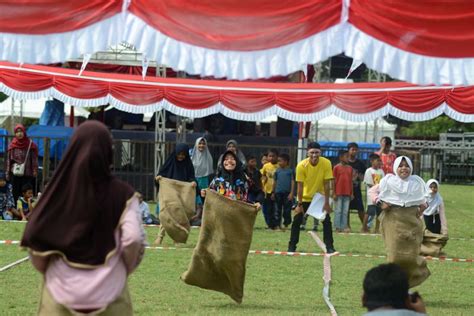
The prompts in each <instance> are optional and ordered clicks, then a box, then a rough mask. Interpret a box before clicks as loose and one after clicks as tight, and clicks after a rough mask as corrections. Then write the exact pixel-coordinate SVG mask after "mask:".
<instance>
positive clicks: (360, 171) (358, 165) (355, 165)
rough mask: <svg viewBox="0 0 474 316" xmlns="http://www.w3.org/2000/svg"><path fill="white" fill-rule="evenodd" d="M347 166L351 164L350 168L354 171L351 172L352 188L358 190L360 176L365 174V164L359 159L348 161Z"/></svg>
mask: <svg viewBox="0 0 474 316" xmlns="http://www.w3.org/2000/svg"><path fill="white" fill-rule="evenodd" d="M349 166H351V167H352V169H354V172H353V177H354V189H355V190H360V183H361V182H362V180H361V178H362V176H363V175H364V174H365V169H366V166H365V164H364V163H363V162H362V160H360V159H356V160H354V161H349Z"/></svg>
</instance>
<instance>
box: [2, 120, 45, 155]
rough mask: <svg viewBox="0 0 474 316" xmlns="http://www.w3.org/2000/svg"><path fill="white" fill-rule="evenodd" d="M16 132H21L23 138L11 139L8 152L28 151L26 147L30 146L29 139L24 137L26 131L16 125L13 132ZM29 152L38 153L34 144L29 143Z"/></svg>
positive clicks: (21, 126) (19, 125)
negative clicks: (16, 150)
mask: <svg viewBox="0 0 474 316" xmlns="http://www.w3.org/2000/svg"><path fill="white" fill-rule="evenodd" d="M18 130H21V131H22V132H23V138H22V139H19V138H17V137H16V136H15V137H14V138H13V140H12V142H11V143H10V144H9V145H8V151H10V150H13V149H15V148H18V149H24V150H28V146H30V141H31V140H30V138H29V137H28V136H27V135H26V129H25V127H24V126H23V125H21V124H17V125H16V126H15V130H14V132H15V133H16V132H17V131H18ZM30 151H34V152H36V153H38V146H36V144H35V143H34V142H32V141H31V147H30Z"/></svg>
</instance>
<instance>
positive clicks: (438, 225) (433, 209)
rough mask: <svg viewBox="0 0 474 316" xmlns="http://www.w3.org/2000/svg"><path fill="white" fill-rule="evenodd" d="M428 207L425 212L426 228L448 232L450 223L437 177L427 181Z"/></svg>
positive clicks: (435, 231)
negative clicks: (439, 190)
mask: <svg viewBox="0 0 474 316" xmlns="http://www.w3.org/2000/svg"><path fill="white" fill-rule="evenodd" d="M426 189H427V191H428V194H427V195H426V201H427V203H428V207H427V208H426V209H425V211H424V212H423V218H424V220H425V226H426V229H428V230H429V231H430V232H432V233H435V234H442V235H447V234H448V223H447V221H446V214H445V212H444V202H443V198H442V197H441V195H440V194H439V192H438V189H439V183H438V181H436V180H435V179H430V180H428V181H427V182H426Z"/></svg>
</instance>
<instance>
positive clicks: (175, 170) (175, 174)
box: [157, 144, 196, 182]
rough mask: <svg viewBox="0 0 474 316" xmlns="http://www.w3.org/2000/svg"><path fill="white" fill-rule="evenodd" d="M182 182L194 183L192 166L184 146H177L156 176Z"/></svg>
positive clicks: (186, 148)
mask: <svg viewBox="0 0 474 316" xmlns="http://www.w3.org/2000/svg"><path fill="white" fill-rule="evenodd" d="M159 176H162V177H165V178H168V179H174V180H179V181H184V182H195V181H196V178H195V176H194V166H193V162H192V161H191V157H190V156H189V147H188V145H186V144H177V145H176V148H175V150H174V151H173V153H172V154H171V155H169V156H168V158H167V159H166V161H165V163H164V164H163V166H162V167H161V169H160V171H159V172H158V176H157V178H158V177H159Z"/></svg>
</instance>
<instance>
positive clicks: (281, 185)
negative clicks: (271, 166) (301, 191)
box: [274, 168, 295, 193]
mask: <svg viewBox="0 0 474 316" xmlns="http://www.w3.org/2000/svg"><path fill="white" fill-rule="evenodd" d="M294 179H295V172H294V171H293V169H291V168H278V169H277V170H276V171H275V176H274V180H275V181H276V182H277V183H276V188H275V193H290V192H291V183H292V181H293V180H294Z"/></svg>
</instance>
